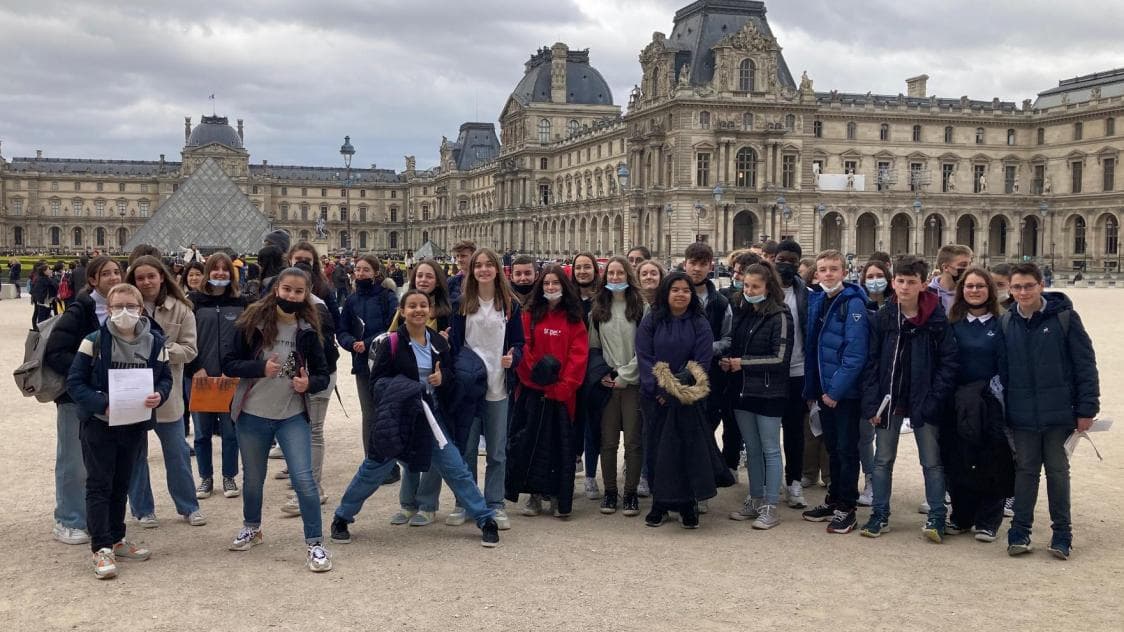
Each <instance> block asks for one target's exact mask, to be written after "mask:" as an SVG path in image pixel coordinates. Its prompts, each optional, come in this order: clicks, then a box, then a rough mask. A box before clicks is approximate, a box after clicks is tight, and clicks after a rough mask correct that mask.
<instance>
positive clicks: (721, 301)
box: [683, 242, 742, 513]
mask: <svg viewBox="0 0 1124 632" xmlns="http://www.w3.org/2000/svg"><path fill="white" fill-rule="evenodd" d="M683 258H684V261H683V271H684V272H686V273H687V276H688V277H689V278H690V279H691V284H692V285H694V286H695V293H696V294H698V296H699V302H700V303H702V306H703V309H704V310H705V312H706V320H707V322H708V323H710V331H711V334H713V336H714V360H713V361H712V362H711V365H710V370H709V376H710V396H709V397H708V398H707V407H706V408H707V420H708V421H709V422H710V429H711V431H714V430H717V429H718V424H720V423H721V424H722V458H723V460H724V461H725V462H726V467H728V468H730V469H731V470H733V471H734V472H735V473H736V472H737V469H738V460H739V459H740V458H741V446H742V435H741V432H739V431H738V424H737V423H736V422H735V421H734V411H733V409H732V408H731V405H732V402H731V401H730V398H729V397H727V396H726V393H725V391H726V389H725V384H726V377H725V376H726V375H728V374H727V373H726V372H724V371H722V369H720V368H718V358H721V357H722V356H723V355H725V353H726V350H727V349H729V348H730V344H731V342H732V337H731V333H730V328H731V327H732V326H733V318H734V315H733V312H732V311H731V310H730V301H729V300H727V299H726V297H725V296H723V295H722V293H720V292H719V291H718V289H717V288H715V287H714V283H713V282H711V281H710V280H709V279H707V276H708V275H709V274H710V269H711V267H712V266H713V264H714V251H713V250H711V248H710V246H709V245H708V244H705V243H703V242H695V243H693V244H691V245H690V246H687V250H686V252H684V253H683ZM723 420H725V423H723ZM700 508H701V510H702V511H703V512H704V513H705V511H706V503H705V502H702V503H700Z"/></svg>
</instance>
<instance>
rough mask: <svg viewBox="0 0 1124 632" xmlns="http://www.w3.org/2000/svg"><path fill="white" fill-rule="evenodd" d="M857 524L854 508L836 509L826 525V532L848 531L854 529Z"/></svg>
mask: <svg viewBox="0 0 1124 632" xmlns="http://www.w3.org/2000/svg"><path fill="white" fill-rule="evenodd" d="M856 525H858V520H857V519H856V518H855V510H854V509H852V510H850V511H844V510H842V509H836V510H835V513H834V514H833V517H832V518H831V523H830V524H828V525H827V532H828V533H850V532H852V531H854V530H855V526H856Z"/></svg>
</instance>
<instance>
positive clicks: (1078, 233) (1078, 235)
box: [1073, 216, 1085, 255]
mask: <svg viewBox="0 0 1124 632" xmlns="http://www.w3.org/2000/svg"><path fill="white" fill-rule="evenodd" d="M1073 254H1075V255H1083V254H1085V218H1084V217H1080V216H1078V217H1077V218H1076V219H1074V220H1073Z"/></svg>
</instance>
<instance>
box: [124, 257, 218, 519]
mask: <svg viewBox="0 0 1124 632" xmlns="http://www.w3.org/2000/svg"><path fill="white" fill-rule="evenodd" d="M172 278H173V277H172V274H171V272H169V271H168V269H167V268H165V267H164V264H163V263H161V262H160V260H159V259H157V258H156V257H153V256H150V255H145V256H142V257H138V258H137V259H136V260H135V261H133V264H132V266H131V267H130V268H129V272H128V274H127V275H126V276H125V282H126V283H128V284H129V285H132V286H134V287H136V288H137V289H138V290H140V294H141V298H142V307H143V315H144V317H145V318H147V319H148V320H149V322H150V323H154V324H153V329H154V331H159V332H161V333H162V334H163V336H164V347H165V349H166V351H167V357H168V359H167V362H168V366H169V368H170V369H171V373H172V389H171V392H170V394H169V395H168V397H167V398H166V400H165V402H164V403H163V404H162V405H161V406H160V407H159V408H157V409H156V436H157V437H158V438H159V439H160V450H161V454H162V455H163V458H164V471H165V478H166V480H167V483H168V494H169V495H170V496H171V497H172V504H173V505H174V506H175V508H176V513H177V514H179V515H180V516H182V517H183V518H184V520H186V521H187V523H188V524H190V525H191V526H193V527H197V526H202V525H204V524H207V519H206V518H205V517H204V516H203V513H202V512H201V511H199V500H198V499H197V498H196V497H195V481H194V480H193V477H192V475H191V457H190V456H189V454H188V448H187V444H186V443H184V440H183V437H184V431H183V426H184V425H185V415H184V398H183V377H184V376H183V367H184V365H186V364H187V363H188V362H191V361H192V360H194V359H195V356H196V354H197V353H198V346H197V343H196V326H195V313H194V310H193V308H192V305H191V303H189V302H188V301H187V297H185V296H184V294H183V291H182V290H180V288H179V285H177V284H176V283H175V282H174V281H173V280H172ZM129 506H130V507H131V509H132V512H133V517H135V518H136V519H137V520H138V521H139V522H140V525H141V526H142V527H145V528H154V527H157V526H159V522H157V520H156V502H155V500H154V499H153V497H152V482H151V481H150V480H149V472H148V441H147V439H146V440H145V441H142V442H141V445H140V450H139V451H138V453H137V460H136V462H135V463H134V464H133V477H132V480H131V481H130V483H129Z"/></svg>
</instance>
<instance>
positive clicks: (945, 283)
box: [929, 244, 972, 314]
mask: <svg viewBox="0 0 1124 632" xmlns="http://www.w3.org/2000/svg"><path fill="white" fill-rule="evenodd" d="M970 265H972V249H971V248H969V247H967V246H961V245H959V244H946V245H944V246H941V249H940V250H938V251H937V270H939V271H940V276H938V277H936V278H934V279H933V281H932V282H931V283H930V284H929V287H930V288H932V289H933V291H935V292H936V293H937V295H938V296H939V297H940V299H941V307H943V308H944V311H945V313H946V314H947V313H948V310H950V309H952V302H953V301H954V300H956V284H957V283H958V282H959V281H960V276H961V275H962V274H964V271H965V270H967V269H968V266H970Z"/></svg>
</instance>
